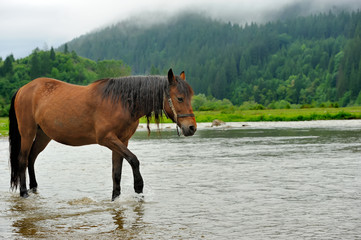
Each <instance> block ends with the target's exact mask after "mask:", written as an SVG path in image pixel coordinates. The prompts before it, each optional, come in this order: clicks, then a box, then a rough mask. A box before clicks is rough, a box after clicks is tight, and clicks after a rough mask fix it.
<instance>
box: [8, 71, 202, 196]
mask: <svg viewBox="0 0 361 240" xmlns="http://www.w3.org/2000/svg"><path fill="white" fill-rule="evenodd" d="M192 95H193V90H192V88H191V87H190V85H189V84H188V83H187V82H186V81H185V74H184V72H182V73H181V74H180V76H174V74H173V71H172V69H170V70H169V72H168V77H162V76H133V77H123V78H116V79H102V80H98V81H96V82H94V83H92V84H90V85H88V86H77V85H72V84H68V83H64V82H61V81H58V80H55V79H49V78H37V79H35V80H33V81H31V82H30V83H28V84H26V85H25V86H23V87H22V88H20V89H19V90H18V91H17V93H15V95H14V97H13V98H12V102H11V108H10V112H9V120H10V129H9V142H10V165H11V181H10V183H11V188H12V189H17V187H18V185H20V196H22V197H28V190H27V188H26V168H27V167H28V173H29V178H30V190H32V191H34V192H35V191H36V189H37V186H38V184H37V182H36V178H35V172H34V162H35V159H36V157H37V156H38V154H39V153H40V152H41V151H43V150H44V148H45V147H46V146H47V145H48V143H49V142H50V141H51V140H52V139H54V140H55V141H57V142H60V143H63V144H66V145H71V146H80V145H87V144H95V143H97V144H100V145H102V146H105V147H108V148H109V149H110V150H112V161H113V162H112V164H113V165H112V166H113V167H112V171H113V175H112V176H113V195H112V200H114V199H115V198H116V197H118V196H119V195H120V180H121V173H122V164H123V158H125V159H126V160H127V161H128V162H129V164H130V165H131V167H132V170H133V177H134V190H135V192H136V193H142V192H143V179H142V176H141V174H140V171H139V161H138V159H137V157H136V156H135V155H134V154H133V153H132V152H131V151H129V149H128V147H127V146H128V141H129V139H130V138H131V136H132V135H133V134H134V132H135V131H136V129H137V127H138V124H139V118H141V117H143V116H146V117H147V119H148V131H149V119H150V118H151V116H152V115H154V118H155V120H156V121H157V122H159V119H160V117H161V116H162V113H163V112H164V113H165V115H166V116H167V117H169V118H170V119H172V120H173V122H175V123H176V124H177V125H178V126H179V127H180V128H181V130H182V132H183V134H184V135H185V136H192V135H193V134H194V133H195V131H196V129H197V124H196V121H195V118H194V114H193V110H192V107H191V98H192Z"/></svg>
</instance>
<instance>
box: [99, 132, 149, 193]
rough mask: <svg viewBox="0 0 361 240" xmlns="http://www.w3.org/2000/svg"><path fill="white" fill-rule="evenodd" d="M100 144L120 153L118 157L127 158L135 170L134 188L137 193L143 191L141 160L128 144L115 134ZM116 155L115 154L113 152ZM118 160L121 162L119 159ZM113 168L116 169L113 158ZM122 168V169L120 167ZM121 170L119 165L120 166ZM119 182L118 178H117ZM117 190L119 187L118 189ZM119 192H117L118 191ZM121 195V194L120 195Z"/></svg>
mask: <svg viewBox="0 0 361 240" xmlns="http://www.w3.org/2000/svg"><path fill="white" fill-rule="evenodd" d="M99 144H101V145H103V146H106V147H108V148H109V149H110V150H112V151H113V152H115V153H117V154H118V157H119V156H120V157H121V158H125V159H126V160H127V161H128V162H129V164H130V166H131V167H132V170H133V178H134V190H135V192H136V193H142V192H143V186H144V182H143V178H142V175H141V174H140V171H139V160H138V158H137V157H136V156H135V155H134V154H133V153H132V152H131V151H130V150H129V149H128V148H127V146H126V145H125V144H124V143H123V142H122V141H120V140H119V139H118V138H117V137H115V136H108V137H106V138H104V139H102V140H101V141H100V142H99ZM113 156H114V154H113ZM117 162H120V161H119V160H118V161H117ZM113 169H114V160H113ZM120 170H121V169H120ZM118 171H119V167H118ZM115 180H116V182H118V180H117V179H115ZM113 181H114V174H113ZM119 184H120V175H119ZM116 190H117V189H116ZM116 193H117V192H116ZM119 194H120V187H119ZM118 196H119V195H118ZM113 199H114V189H113Z"/></svg>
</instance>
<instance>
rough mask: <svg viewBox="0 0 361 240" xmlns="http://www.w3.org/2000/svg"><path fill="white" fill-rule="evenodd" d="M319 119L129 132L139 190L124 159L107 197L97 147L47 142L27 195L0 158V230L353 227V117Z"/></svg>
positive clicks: (140, 232)
mask: <svg viewBox="0 0 361 240" xmlns="http://www.w3.org/2000/svg"><path fill="white" fill-rule="evenodd" d="M324 123H325V122H322V124H324ZM330 123H332V125H331V126H330V125H327V126H324V125H319V127H317V125H315V123H314V122H313V123H312V124H311V125H312V127H309V123H304V126H302V124H301V123H298V125H297V126H296V127H295V126H293V127H289V126H288V125H287V123H283V124H284V125H281V123H277V124H276V125H277V127H264V126H262V127H252V123H250V125H251V126H249V127H246V128H245V127H241V128H238V129H232V128H230V129H229V128H224V129H214V130H199V131H197V133H196V135H195V136H194V137H192V138H184V137H180V138H179V137H177V136H176V134H175V133H174V132H170V131H169V132H167V131H164V132H162V133H161V134H160V135H159V134H153V135H151V136H150V138H148V137H147V133H146V132H138V133H136V135H135V136H134V139H133V141H131V142H130V145H129V147H130V149H131V150H132V151H133V152H134V153H135V154H136V155H137V156H138V158H139V160H140V162H141V172H142V174H143V178H144V181H145V186H144V201H140V199H139V198H137V196H136V194H134V190H133V177H132V171H131V168H130V166H129V164H127V163H126V162H125V163H124V167H123V171H124V172H123V175H122V194H121V196H120V198H119V199H117V200H116V201H114V202H112V201H111V199H110V198H111V191H112V180H111V153H110V151H109V150H108V149H106V148H102V147H100V146H86V147H80V148H71V147H66V146H63V145H60V144H57V143H51V144H50V145H49V147H48V148H47V149H46V150H45V151H44V152H43V153H42V154H41V155H40V156H39V159H38V160H37V162H36V171H37V176H38V183H39V188H38V194H31V195H30V197H29V198H28V199H21V198H19V197H18V194H19V193H18V192H16V193H13V192H9V169H8V164H7V161H6V160H3V161H0V169H1V171H0V238H4V239H6V238H9V239H22V238H34V239H36V238H45V239H265V238H275V239H358V238H359V236H361V228H360V227H359V226H360V222H361V215H360V209H361V194H360V189H361V175H360V169H361V161H360V154H361V121H343V122H326V124H330ZM7 155H8V143H7V141H5V140H3V141H2V140H1V139H0V156H7ZM4 169H5V170H4Z"/></svg>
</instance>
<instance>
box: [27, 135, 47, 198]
mask: <svg viewBox="0 0 361 240" xmlns="http://www.w3.org/2000/svg"><path fill="white" fill-rule="evenodd" d="M50 140H51V139H50V138H49V137H48V136H47V135H46V134H45V133H44V132H43V130H41V129H40V128H38V130H37V132H36V137H35V140H34V143H33V146H32V148H31V151H30V155H29V162H28V172H29V179H30V190H31V191H33V192H36V190H37V187H38V183H37V182H36V177H35V170H34V163H35V160H36V158H37V156H38V155H39V153H41V152H42V151H43V150H44V149H45V147H46V146H47V145H48V143H49V142H50Z"/></svg>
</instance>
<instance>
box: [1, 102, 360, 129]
mask: <svg viewBox="0 0 361 240" xmlns="http://www.w3.org/2000/svg"><path fill="white" fill-rule="evenodd" d="M195 116H196V120H197V122H198V123H207V122H212V121H213V120H215V119H218V120H221V121H223V122H269V121H272V122H276V121H311V120H346V119H361V107H345V108H306V109H264V110H236V111H229V110H225V111H196V112H195ZM140 122H141V123H146V119H145V118H142V119H141V120H140ZM162 123H171V120H169V119H166V118H164V119H163V120H162ZM8 131H9V124H8V119H7V118H0V136H7V135H8Z"/></svg>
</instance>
